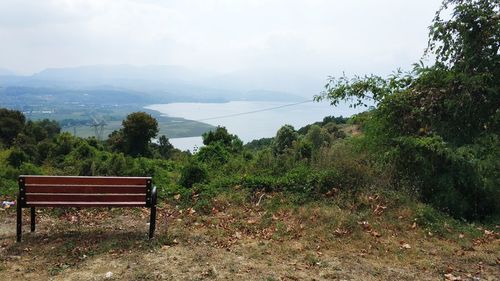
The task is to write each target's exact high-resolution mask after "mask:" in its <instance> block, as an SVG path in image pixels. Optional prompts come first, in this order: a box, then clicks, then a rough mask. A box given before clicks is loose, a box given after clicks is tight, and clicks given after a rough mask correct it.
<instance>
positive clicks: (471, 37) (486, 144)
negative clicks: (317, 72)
mask: <svg viewBox="0 0 500 281" xmlns="http://www.w3.org/2000/svg"><path fill="white" fill-rule="evenodd" d="M499 7H500V5H499V2H498V0H446V1H444V2H443V6H442V8H441V9H440V10H439V11H438V12H437V13H436V16H435V18H434V21H433V23H432V25H431V26H430V32H429V43H428V47H427V50H426V54H428V55H430V56H433V57H434V58H435V62H434V64H433V65H431V66H424V65H423V63H419V64H415V65H414V68H413V70H412V71H410V72H407V73H404V72H402V71H399V70H398V71H396V72H395V73H394V74H393V75H391V76H389V77H387V78H382V77H379V76H376V75H367V76H364V77H359V76H356V77H354V78H352V79H349V78H347V77H345V76H344V77H340V78H329V81H328V84H327V85H326V88H325V91H324V92H323V93H322V95H320V96H317V97H316V99H317V100H321V99H328V100H330V102H331V104H333V105H336V104H338V103H339V102H340V101H341V100H344V101H349V102H350V103H351V105H352V106H360V105H365V106H367V105H369V104H370V103H373V104H376V105H378V107H377V109H376V110H374V111H373V112H372V114H371V115H370V118H371V119H369V120H367V121H366V133H367V137H366V142H367V144H368V146H371V147H372V148H373V150H374V151H377V152H378V153H379V154H380V155H381V156H383V157H384V158H385V159H386V160H387V158H389V159H390V160H392V161H393V162H394V163H395V164H396V165H397V166H398V167H399V168H398V170H399V171H400V175H401V177H403V178H407V179H413V181H414V182H415V185H416V186H417V187H418V188H419V190H420V191H421V195H422V196H423V198H424V200H426V201H428V202H431V203H433V204H434V205H435V206H438V207H440V208H442V209H444V210H447V211H449V212H450V213H452V214H454V215H455V216H459V217H467V218H477V217H484V216H487V215H488V214H492V213H495V212H497V211H498V210H499V209H500V206H499V204H500V202H498V200H496V201H495V200H493V201H492V200H489V198H494V197H496V198H498V197H499V196H500V190H499V188H498V186H500V185H498V184H499V182H498V178H500V175H499V173H498V171H499V170H498V169H496V167H498V164H494V163H492V162H490V160H486V159H494V158H496V159H499V157H500V154H499V153H498V149H496V147H499V146H500V143H499V142H498V135H499V129H500V127H499V121H500V110H499V108H498V106H499V104H500V89H499V86H500V80H499V79H498V77H500V54H499V43H500V40H499V37H500V22H499V18H500V17H499ZM450 9H451V16H449V18H448V19H445V17H446V14H447V12H445V11H449V10H450ZM495 169H496V171H497V172H492V171H495ZM493 182H495V184H497V185H496V187H494V185H492V183H493Z"/></svg>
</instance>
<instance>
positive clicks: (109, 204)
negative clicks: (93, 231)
mask: <svg viewBox="0 0 500 281" xmlns="http://www.w3.org/2000/svg"><path fill="white" fill-rule="evenodd" d="M27 206H28V207H145V206H146V204H145V203H144V202H33V203H32V202H27Z"/></svg>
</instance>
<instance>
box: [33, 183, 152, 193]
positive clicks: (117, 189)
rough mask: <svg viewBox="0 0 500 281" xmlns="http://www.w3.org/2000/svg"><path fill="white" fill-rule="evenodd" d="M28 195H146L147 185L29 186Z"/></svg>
mask: <svg viewBox="0 0 500 281" xmlns="http://www.w3.org/2000/svg"><path fill="white" fill-rule="evenodd" d="M25 188H26V193H103V194H105V193H140V194H142V193H146V186H145V185H49V184H27V185H26V186H25Z"/></svg>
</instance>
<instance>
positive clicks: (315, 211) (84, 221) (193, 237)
mask: <svg viewBox="0 0 500 281" xmlns="http://www.w3.org/2000/svg"><path fill="white" fill-rule="evenodd" d="M257 197H259V196H257ZM360 198H361V199H360V203H358V204H356V205H352V206H351V207H350V208H348V207H346V206H343V205H339V204H336V203H335V200H332V201H330V203H328V204H327V202H316V203H308V204H306V205H303V206H300V207H297V206H294V205H291V204H289V202H287V200H286V198H285V197H284V196H281V195H265V196H263V198H262V200H261V204H259V206H256V202H255V200H253V199H251V200H246V201H245V202H242V201H241V200H235V199H234V198H232V197H230V196H224V195H221V196H219V197H218V198H217V199H216V201H215V203H214V208H213V210H212V213H211V214H203V215H202V214H199V213H198V212H196V211H194V210H191V209H188V210H182V211H181V210H179V209H176V208H174V207H170V206H165V207H163V208H161V209H160V211H159V218H158V232H157V236H156V238H155V239H154V240H152V241H148V240H147V224H146V222H147V221H148V212H147V210H143V211H141V210H138V209H130V210H128V209H127V210H124V209H117V210H112V211H109V210H107V209H101V210H90V211H89V210H85V211H79V212H77V211H75V210H66V211H64V212H61V211H58V212H56V211H51V210H42V211H41V212H40V213H39V223H38V225H37V231H36V233H34V234H31V233H29V226H28V222H26V224H25V225H26V226H27V227H26V228H25V235H24V237H23V238H24V240H23V242H22V243H15V212H14V210H6V211H3V212H1V213H0V216H1V221H2V223H1V226H0V262H1V263H0V275H1V276H3V277H4V279H5V278H7V279H8V280H27V279H30V280H47V279H53V280H103V279H109V280H443V279H444V278H448V279H451V278H453V277H457V278H458V277H460V278H462V280H468V279H470V280H472V278H473V277H477V278H480V279H481V280H498V279H497V278H498V276H500V268H499V264H498V263H499V253H500V244H499V241H500V240H499V235H498V233H495V232H490V231H491V230H489V231H488V230H484V229H481V230H480V231H479V230H478V231H477V232H478V233H480V234H471V233H462V232H455V231H456V229H452V228H450V229H449V232H448V233H447V234H446V235H439V236H438V235H436V234H433V233H429V230H428V229H424V228H422V227H420V226H419V225H417V224H414V222H415V216H416V215H415V213H414V210H413V209H412V208H410V207H404V208H403V207H397V206H392V205H391V204H388V203H387V202H386V201H384V199H382V198H380V197H377V196H376V195H373V196H368V195H367V196H365V197H363V196H361V197H360ZM235 202H238V203H235ZM347 205H348V204H347ZM339 206H341V207H339ZM377 206H378V208H377ZM381 206H382V207H381ZM383 207H385V208H383ZM25 218H28V215H27V213H26V216H25ZM108 272H112V273H113V274H112V276H111V277H110V278H106V273H108Z"/></svg>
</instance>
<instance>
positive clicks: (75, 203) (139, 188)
mask: <svg viewBox="0 0 500 281" xmlns="http://www.w3.org/2000/svg"><path fill="white" fill-rule="evenodd" d="M18 180H19V195H18V200H17V201H18V203H17V241H18V242H19V241H21V236H22V208H30V209H31V231H32V232H33V231H35V208H36V207H80V208H81V207H145V208H150V209H151V217H150V229H149V238H152V237H153V235H154V230H155V225H156V201H157V195H156V187H155V186H153V185H152V181H151V177H87V176H34V175H21V176H19V179H18Z"/></svg>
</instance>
